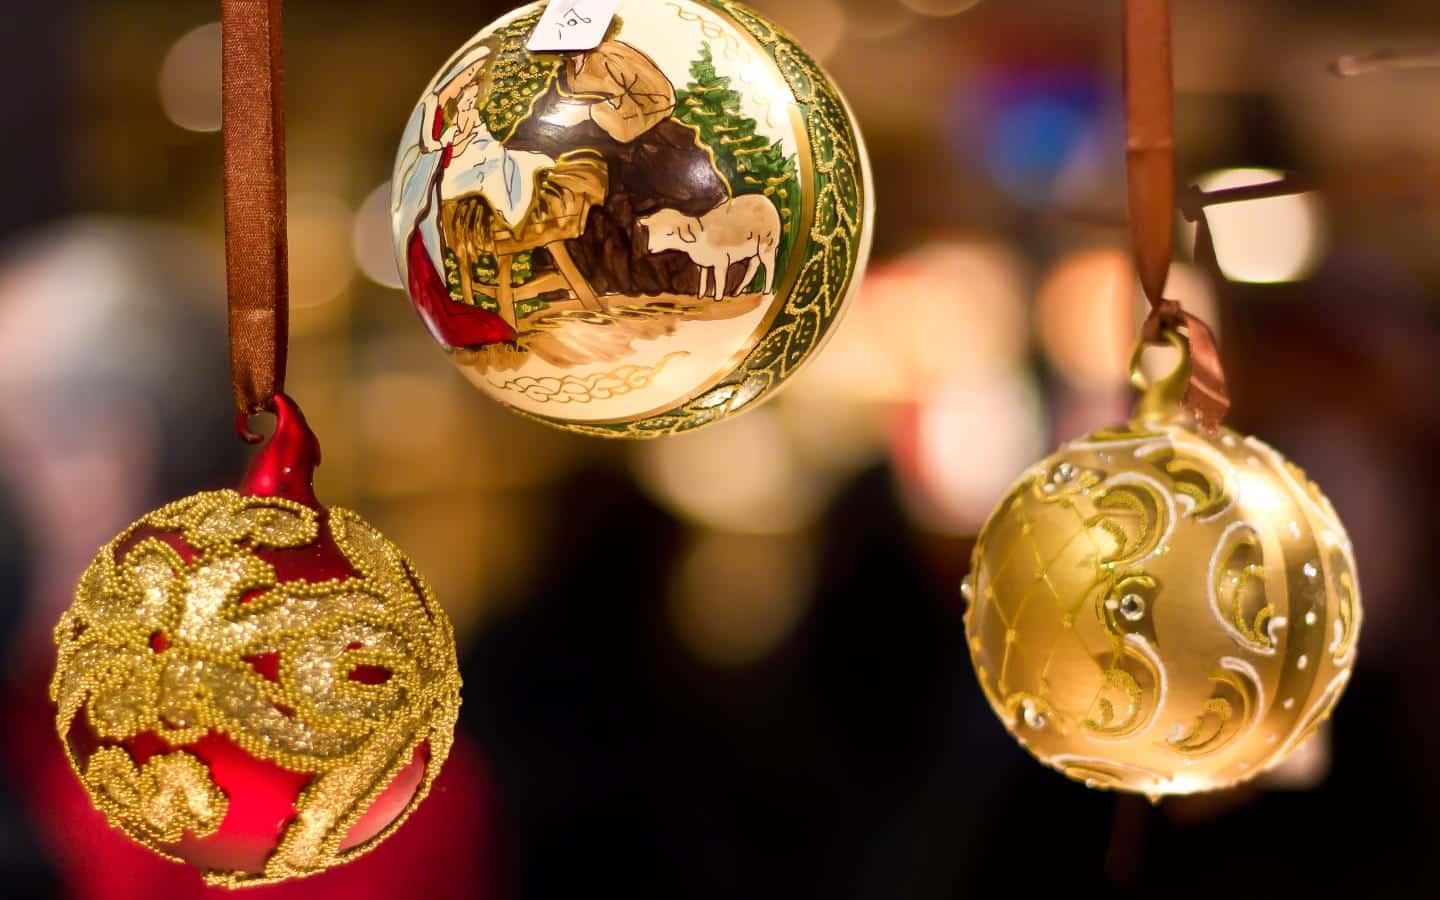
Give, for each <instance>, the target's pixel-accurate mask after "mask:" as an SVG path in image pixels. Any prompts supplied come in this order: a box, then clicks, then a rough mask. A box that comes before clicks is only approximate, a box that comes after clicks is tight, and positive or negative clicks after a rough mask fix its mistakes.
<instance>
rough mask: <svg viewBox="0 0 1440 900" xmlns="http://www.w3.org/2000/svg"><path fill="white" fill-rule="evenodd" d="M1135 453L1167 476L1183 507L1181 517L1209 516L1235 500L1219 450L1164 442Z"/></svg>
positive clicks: (1202, 517)
mask: <svg viewBox="0 0 1440 900" xmlns="http://www.w3.org/2000/svg"><path fill="white" fill-rule="evenodd" d="M1136 455H1137V456H1140V457H1141V458H1143V459H1144V460H1145V461H1146V462H1148V463H1150V464H1151V465H1153V466H1155V467H1156V468H1157V469H1159V470H1160V471H1161V472H1163V473H1165V475H1167V476H1168V477H1169V478H1170V481H1171V484H1172V486H1173V488H1174V491H1175V495H1176V498H1177V500H1178V502H1179V503H1180V504H1181V505H1183V506H1184V507H1185V508H1184V509H1183V510H1182V511H1181V515H1182V516H1183V517H1186V518H1196V519H1201V520H1205V519H1211V518H1214V517H1215V516H1217V515H1219V514H1221V513H1223V512H1224V511H1225V510H1227V509H1229V508H1230V506H1231V504H1232V503H1234V496H1233V494H1232V492H1231V491H1230V490H1229V489H1228V487H1227V484H1226V480H1225V472H1226V471H1227V470H1228V469H1229V468H1230V467H1229V465H1228V464H1227V463H1226V462H1225V460H1224V458H1223V457H1220V456H1219V455H1218V454H1215V453H1213V452H1207V453H1203V454H1202V452H1201V450H1200V448H1199V447H1191V446H1186V447H1184V448H1181V447H1179V446H1177V445H1176V444H1174V443H1171V442H1165V443H1163V444H1160V443H1157V444H1155V445H1154V446H1153V447H1152V448H1149V449H1148V450H1146V451H1143V452H1140V451H1137V454H1136ZM1206 457H1209V458H1206Z"/></svg>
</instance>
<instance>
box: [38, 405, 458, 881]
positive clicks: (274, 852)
mask: <svg viewBox="0 0 1440 900" xmlns="http://www.w3.org/2000/svg"><path fill="white" fill-rule="evenodd" d="M277 403H278V404H279V408H280V413H279V418H280V421H279V425H278V426H277V432H276V434H277V437H276V438H274V439H272V440H271V442H270V444H269V446H267V447H266V448H265V450H263V451H262V452H261V454H260V456H258V457H257V458H256V460H255V463H254V464H252V466H251V469H250V472H249V474H248V475H247V476H246V480H245V482H244V483H242V485H241V489H240V490H239V491H229V490H226V491H214V492H209V493H202V494H196V495H194V496H192V497H189V498H187V499H184V500H181V501H178V502H176V503H172V504H170V505H168V506H165V507H163V508H162V509H159V510H157V511H155V512H152V513H150V514H149V515H147V516H145V517H144V518H142V519H141V520H140V521H139V522H137V523H135V524H134V525H132V526H131V527H130V528H127V529H126V530H125V531H124V532H122V533H121V534H120V535H119V536H118V537H116V538H115V539H114V540H113V541H111V542H110V543H109V544H108V545H107V546H105V547H104V548H103V549H102V550H101V551H100V553H99V554H98V555H97V556H96V557H95V560H94V561H93V562H92V563H91V564H90V567H89V568H88V570H87V571H86V572H85V574H84V576H83V578H82V579H81V581H80V585H79V587H78V588H77V590H76V593H75V601H74V604H73V605H72V606H71V607H70V609H69V610H68V611H66V612H65V613H64V615H63V616H62V617H61V619H60V622H59V624H58V625H57V626H56V628H55V640H56V643H57V645H58V647H59V657H58V661H57V665H56V671H55V677H54V680H53V681H52V683H51V686H50V694H51V699H52V700H53V701H54V702H55V704H56V707H57V709H56V718H55V723H56V728H57V729H58V731H59V734H60V737H61V740H62V743H63V745H64V748H65V753H66V755H67V756H68V758H69V760H70V763H71V765H72V767H73V768H74V770H75V772H76V774H77V775H79V776H80V779H81V781H82V783H83V784H84V786H85V789H86V790H87V791H88V792H89V794H90V796H91V798H92V800H93V801H94V803H95V805H96V806H97V807H98V808H99V809H100V810H102V811H103V812H104V813H105V815H106V817H107V818H108V819H109V821H110V823H111V824H112V825H114V826H115V827H117V828H120V829H121V830H122V831H124V832H125V833H126V834H127V835H129V836H130V837H131V838H133V839H134V840H136V841H138V842H140V843H142V844H144V845H145V846H147V847H149V848H150V849H152V850H154V851H156V852H157V853H160V854H161V855H163V856H166V857H168V858H171V859H175V860H179V861H184V862H189V863H192V864H195V865H197V866H200V867H201V868H203V869H204V870H205V878H206V880H207V881H209V882H211V883H216V884H222V885H226V886H232V887H233V886H239V885H250V884H261V883H266V882H272V881H277V880H280V879H285V878H293V877H299V876H304V875H310V874H314V873H316V872H319V871H322V870H324V869H326V868H328V867H330V866H332V865H336V864H338V863H341V862H345V861H347V860H349V859H352V858H354V857H355V856H358V855H359V854H361V853H363V852H365V851H366V850H368V849H370V848H371V847H373V846H375V845H376V844H378V843H379V842H380V841H381V840H383V839H384V838H385V837H386V836H388V835H389V834H390V833H391V832H392V831H393V830H394V829H395V828H397V827H399V825H400V823H401V822H402V821H403V820H404V818H405V817H406V816H407V815H409V813H410V812H411V811H412V810H413V809H414V808H415V807H416V805H418V804H419V802H420V801H421V800H422V799H423V797H424V796H425V794H426V792H427V791H428V790H429V788H430V785H431V783H432V782H433V781H434V778H435V776H436V774H437V773H438V772H439V769H440V767H441V765H442V764H443V762H444V760H445V757H446V755H447V754H448V752H449V750H450V746H451V744H452V741H453V737H454V727H455V721H456V717H457V716H458V713H459V706H460V675H459V670H458V668H457V665H456V656H455V638H454V634H453V632H452V630H451V626H450V623H449V620H448V619H447V618H446V616H445V613H444V611H443V610H442V609H441V608H440V607H439V605H438V604H437V603H436V601H435V598H434V596H433V595H432V593H431V591H430V589H429V587H428V586H427V585H426V584H425V582H424V580H423V579H422V578H421V577H420V575H419V574H418V573H417V572H416V571H415V568H414V566H413V565H412V563H411V562H410V560H409V559H407V558H406V557H405V555H404V554H403V553H402V552H401V551H400V550H399V549H398V548H397V547H396V546H395V545H394V544H392V543H391V542H390V541H389V540H387V539H386V538H385V537H384V536H383V535H381V534H380V533H379V532H378V531H376V530H375V529H374V528H373V527H371V526H370V525H369V524H367V523H366V522H365V521H364V520H363V519H361V518H360V517H359V516H358V515H356V514H355V513H353V512H349V511H347V510H344V509H337V508H326V507H321V506H320V505H319V504H318V503H316V502H315V501H314V495H313V493H312V492H311V490H310V487H309V484H310V474H311V472H312V471H313V466H314V463H315V461H317V460H318V446H317V445H315V444H314V436H313V435H312V434H310V432H309V430H308V428H307V427H306V426H305V424H304V419H303V417H302V416H301V415H300V414H299V411H298V409H295V408H293V406H291V405H290V403H289V401H288V398H284V397H283V395H282V396H281V397H279V398H277ZM312 451H313V452H312Z"/></svg>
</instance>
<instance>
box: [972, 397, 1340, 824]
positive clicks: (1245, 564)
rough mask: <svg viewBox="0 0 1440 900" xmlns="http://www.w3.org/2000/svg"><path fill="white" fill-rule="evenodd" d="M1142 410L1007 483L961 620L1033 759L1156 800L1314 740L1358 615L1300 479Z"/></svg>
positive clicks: (1335, 534) (1311, 494)
mask: <svg viewBox="0 0 1440 900" xmlns="http://www.w3.org/2000/svg"><path fill="white" fill-rule="evenodd" d="M1161 387H1162V388H1163V387H1164V386H1163V385H1162V386H1161ZM1147 407H1149V408H1150V410H1151V411H1150V412H1149V413H1148V414H1142V415H1141V416H1139V417H1137V419H1136V420H1135V421H1133V422H1132V423H1131V424H1130V425H1129V426H1128V427H1126V428H1124V429H1119V430H1114V429H1111V430H1105V431H1101V432H1097V433H1096V434H1093V435H1090V436H1088V437H1084V438H1081V439H1079V440H1077V441H1073V442H1071V443H1069V444H1066V445H1065V446H1064V447H1062V448H1061V449H1060V450H1059V452H1057V453H1055V454H1054V455H1052V456H1051V457H1049V458H1048V459H1046V460H1044V461H1043V462H1041V463H1039V464H1038V465H1036V466H1034V467H1032V468H1031V469H1030V470H1029V471H1028V472H1026V473H1025V474H1024V475H1023V476H1022V477H1021V478H1020V480H1019V482H1018V483H1017V484H1016V485H1015V486H1014V487H1013V488H1012V489H1011V491H1010V493H1009V494H1008V496H1006V498H1005V499H1004V500H1003V501H1002V502H1001V504H1000V506H999V507H998V509H997V510H996V511H995V513H994V514H993V515H992V517H991V519H990V521H989V522H988V523H987V524H986V526H985V528H984V530H983V532H982V533H981V535H980V539H979V542H978V543H977V545H976V549H975V555H974V565H973V569H972V572H971V574H970V576H969V577H968V578H967V579H966V582H965V592H966V594H967V596H968V597H969V599H970V609H969V612H968V614H967V617H966V630H967V633H968V636H969V641H970V648H971V654H972V657H973V660H974V663H975V668H976V672H977V674H978V675H979V678H980V682H981V684H982V686H983V687H984V690H985V693H986V696H987V697H988V698H989V700H990V703H991V705H992V707H993V708H994V709H995V711H996V712H997V713H998V714H999V715H1000V717H1001V719H1002V720H1003V721H1004V722H1005V725H1006V727H1007V728H1008V729H1009V730H1010V731H1011V733H1012V734H1014V736H1015V737H1016V739H1017V740H1019V741H1020V743H1021V744H1022V745H1024V746H1025V747H1026V748H1028V749H1029V750H1030V752H1031V753H1033V754H1034V755H1035V756H1036V757H1038V758H1039V759H1040V760H1041V761H1042V762H1044V763H1046V764H1048V765H1050V766H1053V767H1054V768H1056V769H1058V770H1060V771H1061V772H1063V773H1065V774H1066V775H1069V776H1070V777H1072V778H1075V779H1077V780H1080V781H1083V782H1085V783H1086V784H1087V785H1090V786H1092V787H1107V788H1115V789H1118V790H1124V791H1133V792H1137V793H1141V794H1146V795H1149V796H1151V797H1159V796H1161V795H1167V794H1186V793H1192V792H1196V791H1203V790H1211V789H1216V788H1222V787H1226V786H1229V785H1232V784H1235V783H1236V782H1239V781H1242V780H1244V779H1246V778H1249V777H1251V776H1254V775H1256V774H1258V773H1259V772H1261V771H1263V770H1265V769H1266V768H1268V767H1270V766H1273V765H1275V764H1276V763H1278V762H1279V761H1280V760H1282V759H1283V758H1284V757H1285V756H1286V755H1287V754H1288V753H1289V752H1290V751H1291V750H1292V749H1294V748H1295V746H1297V745H1298V744H1299V743H1300V742H1301V741H1302V740H1304V739H1305V738H1306V737H1307V736H1309V734H1310V733H1311V732H1313V730H1314V729H1315V728H1316V727H1317V726H1318V725H1319V724H1320V722H1322V721H1323V720H1324V719H1325V718H1326V717H1327V716H1328V715H1329V714H1330V712H1331V710H1332V709H1333V708H1334V706H1335V704H1336V702H1337V701H1338V700H1339V697H1340V694H1341V692H1342V691H1343V689H1344V686H1345V684H1346V682H1347V681H1348V679H1349V678H1350V673H1351V666H1352V664H1353V659H1354V650H1355V644H1356V639H1357V636H1358V629H1359V624H1360V615H1361V614H1360V596H1359V591H1358V588H1357V586H1356V576H1355V560H1354V557H1353V553H1352V549H1351V544H1350V540H1349V538H1348V537H1347V536H1346V534H1345V529H1344V527H1343V526H1342V525H1341V523H1340V521H1339V519H1338V518H1337V517H1336V514H1335V511H1334V509H1333V508H1332V507H1331V505H1330V503H1329V501H1328V500H1326V498H1325V497H1324V495H1322V494H1321V493H1320V491H1319V489H1318V488H1317V487H1316V486H1315V485H1314V484H1313V483H1312V482H1311V481H1310V480H1309V479H1307V478H1306V477H1305V474H1304V473H1303V472H1301V471H1300V470H1299V469H1298V468H1296V467H1295V466H1294V465H1293V464H1291V463H1289V462H1287V461H1286V460H1285V459H1284V458H1283V457H1281V456H1280V454H1278V453H1277V452H1275V451H1274V450H1273V449H1271V448H1270V447H1269V446H1267V445H1265V444H1264V443H1262V442H1260V441H1258V440H1256V439H1255V438H1252V437H1243V436H1241V435H1239V434H1236V433H1235V432H1233V431H1230V430H1228V429H1222V430H1220V431H1219V432H1218V433H1215V434H1209V433H1206V432H1204V431H1202V430H1201V429H1199V428H1198V427H1197V426H1196V425H1195V423H1194V421H1193V418H1192V417H1191V416H1189V414H1187V413H1185V412H1184V411H1183V410H1181V409H1179V408H1178V407H1177V406H1175V405H1173V404H1171V405H1170V406H1168V407H1161V406H1157V405H1156V404H1153V403H1149V404H1147V403H1146V402H1143V401H1142V404H1141V408H1142V411H1144V410H1146V409H1147Z"/></svg>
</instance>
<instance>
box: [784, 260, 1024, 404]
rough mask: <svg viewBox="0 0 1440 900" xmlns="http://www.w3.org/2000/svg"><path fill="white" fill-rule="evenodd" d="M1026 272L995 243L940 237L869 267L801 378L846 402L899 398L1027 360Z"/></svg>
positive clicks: (904, 398)
mask: <svg viewBox="0 0 1440 900" xmlns="http://www.w3.org/2000/svg"><path fill="white" fill-rule="evenodd" d="M1028 279H1029V275H1028V272H1027V269H1026V266H1025V263H1024V260H1023V259H1022V258H1021V257H1020V255H1019V254H1018V253H1017V252H1016V251H1015V250H1014V249H1013V248H1011V247H1010V246H1008V245H1006V244H1004V243H1001V242H999V241H992V240H940V241H936V242H933V243H930V244H927V245H924V246H922V247H920V248H919V249H916V250H913V251H911V252H909V253H906V254H904V255H902V256H900V257H898V258H896V259H893V260H890V261H887V262H882V263H875V264H872V266H871V267H870V271H869V274H868V275H867V276H866V278H865V283H864V284H863V285H862V286H861V288H860V292H859V294H858V296H857V297H856V298H855V301H854V304H853V309H851V311H850V312H849V313H848V314H847V317H846V320H845V322H844V324H843V325H842V327H841V330H840V332H839V334H838V335H837V336H836V337H835V338H834V339H833V340H832V342H831V344H830V345H829V346H828V347H826V349H825V352H824V353H822V354H820V356H819V358H818V359H816V360H815V361H814V362H813V363H812V364H811V365H810V366H809V367H808V368H807V369H806V371H805V374H804V375H803V376H802V377H804V378H806V379H807V381H809V382H812V383H814V384H815V385H816V386H817V387H818V386H819V385H820V384H822V383H823V385H824V386H825V387H827V388H828V389H829V390H831V391H832V392H833V393H836V394H843V395H845V396H846V397H847V398H848V399H849V400H850V401H851V402H856V401H872V402H888V403H895V402H903V401H908V400H910V399H911V398H913V397H916V396H919V395H923V394H925V393H927V392H928V391H930V390H932V389H934V388H935V387H936V386H937V385H940V384H943V383H944V382H946V381H948V380H949V379H950V378H952V377H954V376H956V375H957V374H968V375H972V376H979V375H983V374H984V373H986V372H993V371H1004V370H1006V369H1009V368H1010V367H1012V366H1014V365H1016V364H1017V363H1018V361H1019V360H1020V359H1021V358H1023V356H1024V355H1025V353H1026V351H1027V348H1028V345H1029V341H1030V336H1029V326H1028V323H1027V321H1026V314H1025V292H1026V289H1027V282H1028Z"/></svg>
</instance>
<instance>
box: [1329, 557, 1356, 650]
mask: <svg viewBox="0 0 1440 900" xmlns="http://www.w3.org/2000/svg"><path fill="white" fill-rule="evenodd" d="M1330 572H1331V575H1330V577H1331V578H1332V579H1334V590H1333V591H1332V592H1331V596H1332V597H1333V598H1334V601H1335V619H1334V625H1333V626H1332V627H1333V628H1334V634H1333V635H1332V636H1331V640H1330V645H1329V647H1328V648H1327V649H1328V651H1329V653H1330V658H1331V660H1332V661H1333V662H1334V663H1335V665H1337V666H1344V665H1349V663H1350V659H1351V657H1353V656H1354V655H1355V645H1356V643H1357V642H1358V638H1359V636H1360V592H1359V590H1358V589H1357V587H1356V584H1355V566H1354V564H1353V562H1352V561H1351V559H1350V554H1349V552H1348V551H1347V550H1345V549H1344V548H1340V547H1337V548H1334V549H1332V550H1331V551H1330Z"/></svg>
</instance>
